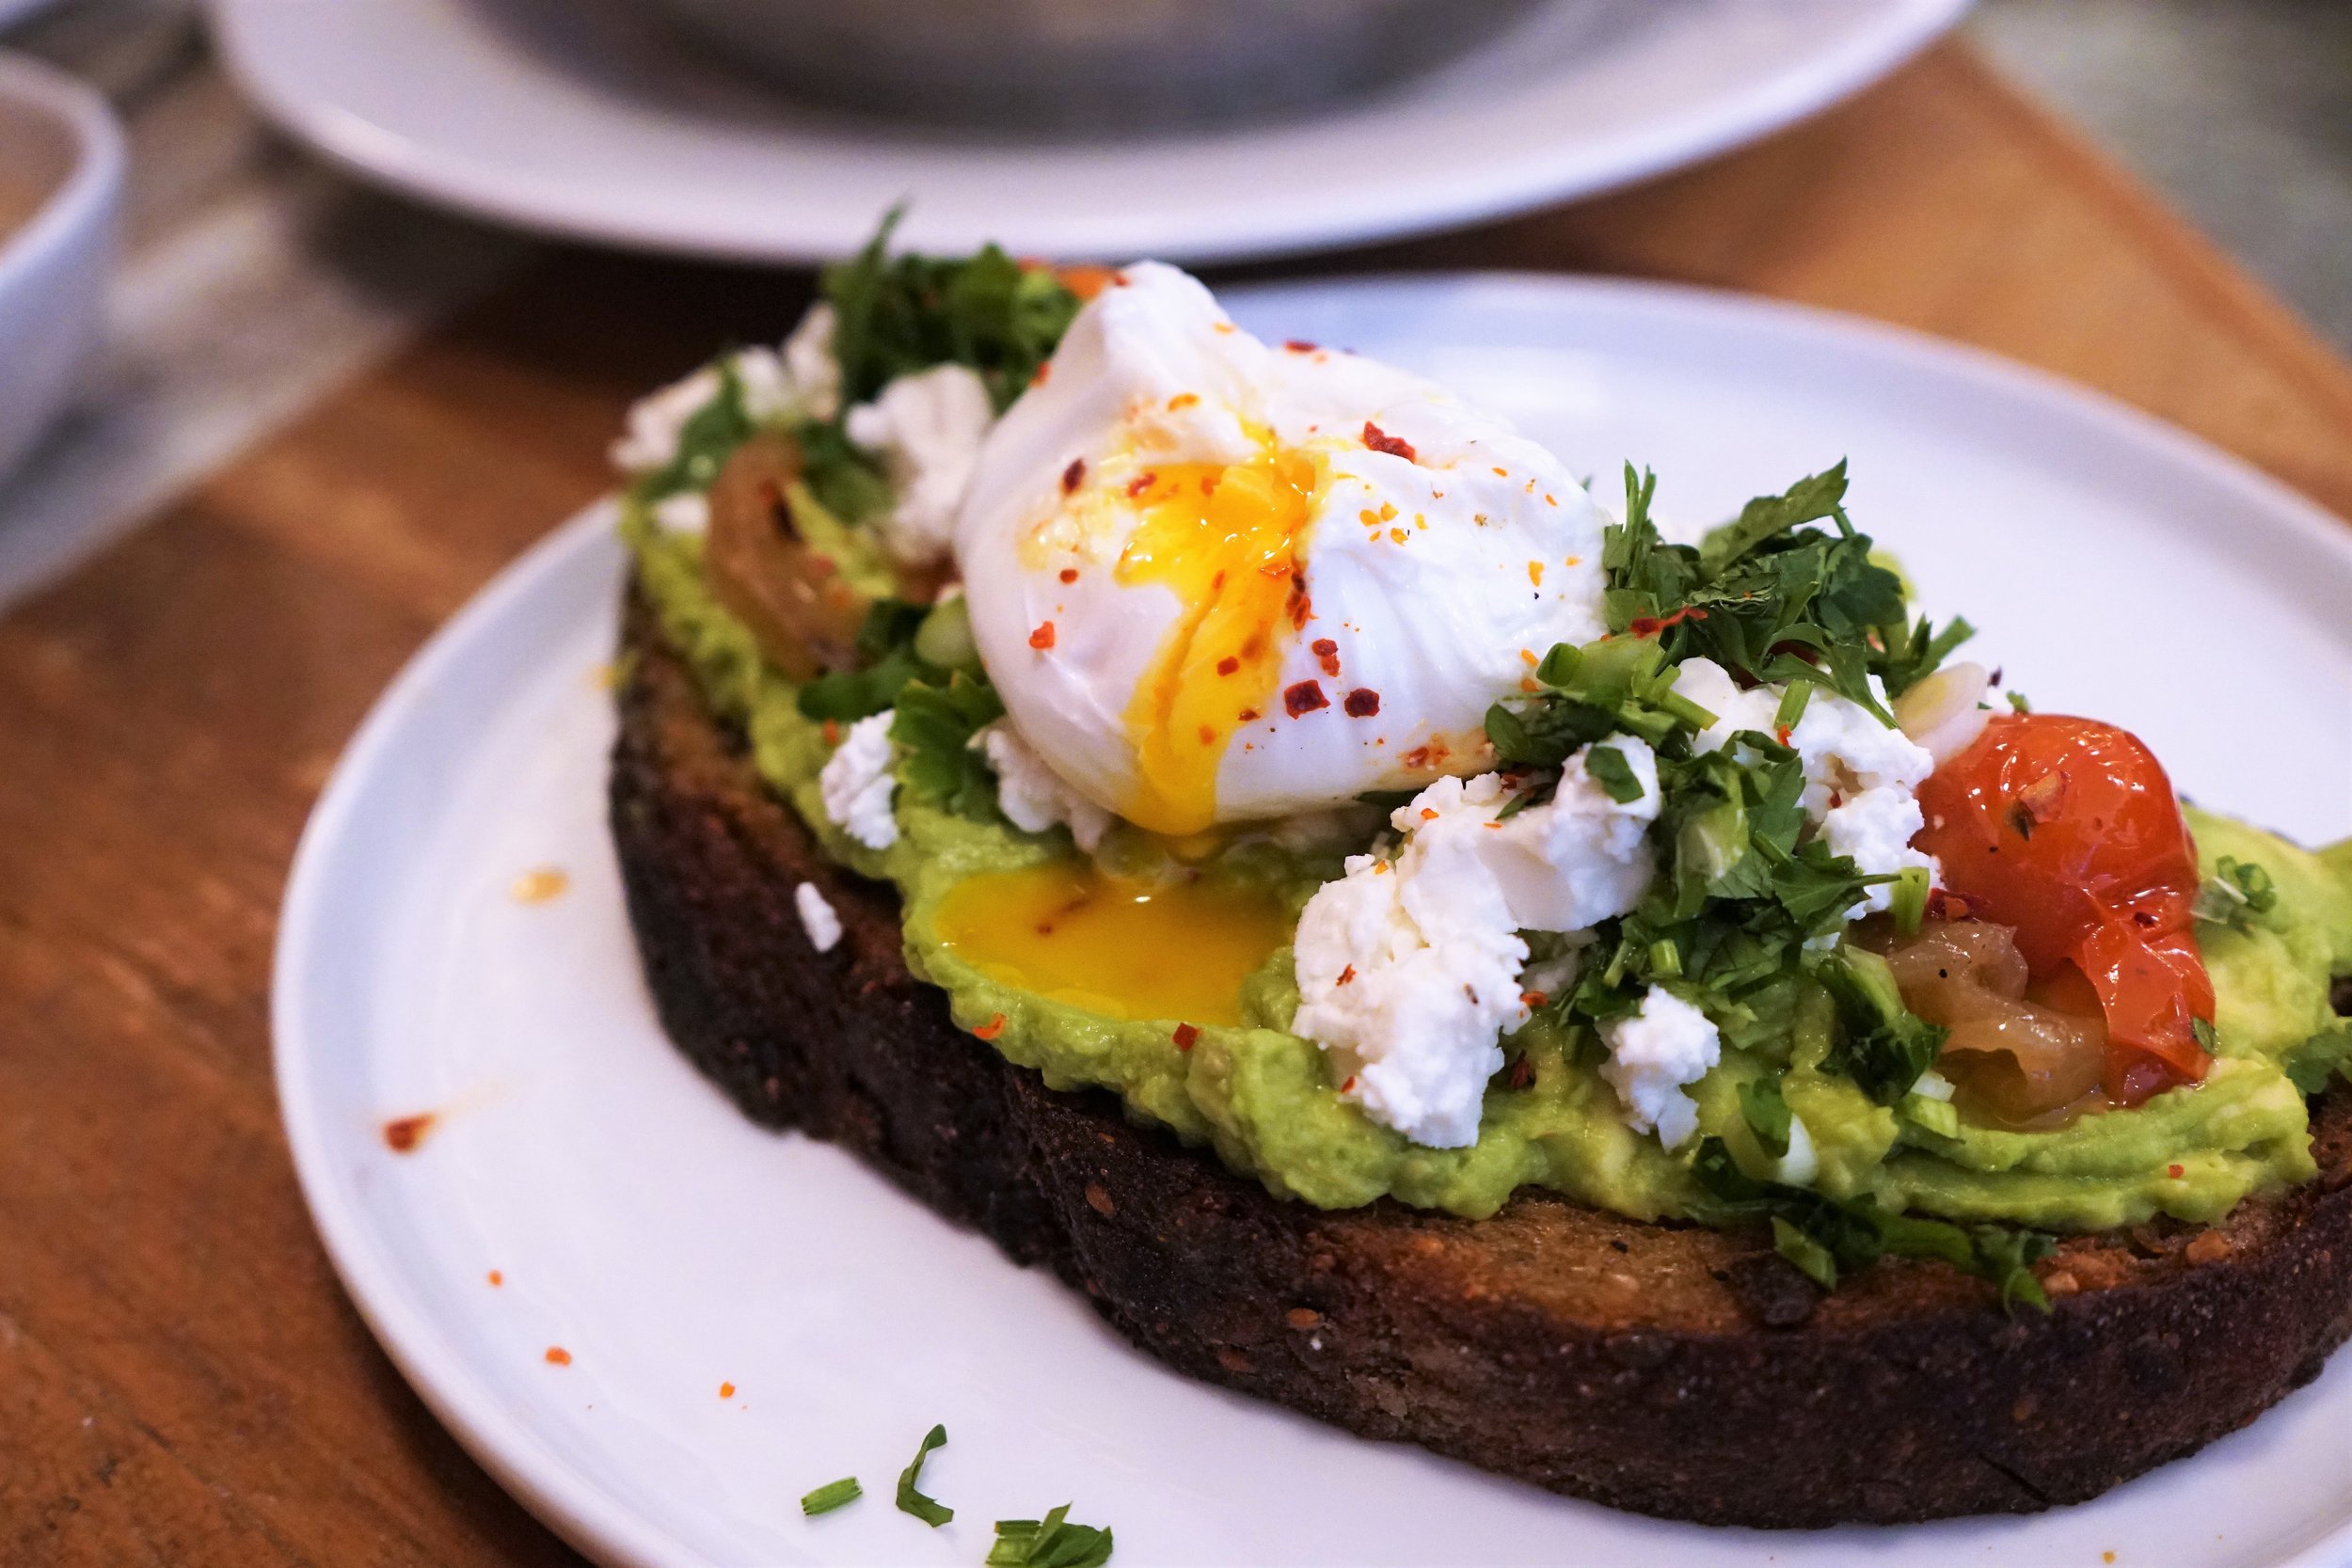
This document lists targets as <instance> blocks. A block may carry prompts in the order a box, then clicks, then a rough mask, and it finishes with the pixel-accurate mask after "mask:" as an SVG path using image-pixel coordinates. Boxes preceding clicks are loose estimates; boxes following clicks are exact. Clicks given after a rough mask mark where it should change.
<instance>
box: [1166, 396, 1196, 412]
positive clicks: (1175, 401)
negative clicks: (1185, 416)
mask: <svg viewBox="0 0 2352 1568" xmlns="http://www.w3.org/2000/svg"><path fill="white" fill-rule="evenodd" d="M1198 403H1200V393H1198V392H1179V393H1177V394H1176V395H1175V396H1174V397H1172V398H1169V399H1168V412H1169V413H1171V414H1173V413H1175V412H1176V411H1177V410H1178V409H1180V408H1190V407H1192V406H1194V405H1195V404H1198Z"/></svg>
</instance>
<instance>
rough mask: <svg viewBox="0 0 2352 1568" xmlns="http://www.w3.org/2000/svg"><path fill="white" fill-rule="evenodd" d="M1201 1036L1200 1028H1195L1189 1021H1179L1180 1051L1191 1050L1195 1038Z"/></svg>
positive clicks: (1177, 1041) (1177, 1046)
mask: <svg viewBox="0 0 2352 1568" xmlns="http://www.w3.org/2000/svg"><path fill="white" fill-rule="evenodd" d="M1199 1038H1200V1030H1199V1029H1197V1028H1195V1027H1194V1026H1193V1025H1191V1024H1189V1023H1179V1024H1178V1025H1176V1049H1177V1050H1179V1051H1190V1050H1191V1049H1192V1044H1193V1041H1195V1040H1197V1039H1199Z"/></svg>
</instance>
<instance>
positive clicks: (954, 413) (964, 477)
mask: <svg viewBox="0 0 2352 1568" xmlns="http://www.w3.org/2000/svg"><path fill="white" fill-rule="evenodd" d="M995 422H996V411H995V406H994V405H993V404H992V403H991V402H990V401H989V396H988V388H987V386H986V385H985V384H983V383H982V382H981V380H980V378H979V376H978V375H977V374H976V373H974V372H972V371H971V370H970V369H968V368H966V367H965V366H962V365H935V366H933V367H932V368H931V369H930V370H928V371H921V372H916V373H915V374H913V375H902V376H899V377H898V379H896V380H894V381H892V382H891V383H890V385H888V386H887V387H884V388H882V393H881V395H880V396H879V397H877V398H875V400H874V401H873V402H871V403H861V404H858V405H857V406H856V407H854V408H852V409H850V415H849V418H848V420H845V421H844V423H843V429H844V430H845V431H846V432H847V433H848V435H849V437H850V440H852V441H854V442H856V443H857V444H858V445H859V446H861V447H864V448H866V449H867V450H868V451H874V452H876V453H879V454H880V455H881V458H882V471H883V474H884V477H886V478H887V479H888V480H889V481H890V488H891V494H892V495H893V496H895V497H896V498H897V501H896V504H894V505H893V506H892V508H891V511H890V515H888V516H887V517H884V518H883V519H882V543H883V544H884V545H886V546H888V547H889V549H890V553H891V554H892V555H894V556H896V557H897V558H898V560H899V561H901V562H905V563H906V564H908V565H911V566H923V565H930V564H931V563H933V562H938V561H941V560H944V559H945V558H946V554H947V548H948V546H949V544H950V542H951V541H952V540H953V538H954V535H955V523H956V510H957V508H958V507H959V506H960V505H961V503H962V501H963V492H964V487H965V486H966V485H967V484H969V483H971V479H972V469H973V466H974V465H975V464H976V463H977V462H978V461H979V454H980V442H981V439H982V438H983V437H985V436H987V435H988V432H989V427H990V426H991V425H993V424H994V423H995Z"/></svg>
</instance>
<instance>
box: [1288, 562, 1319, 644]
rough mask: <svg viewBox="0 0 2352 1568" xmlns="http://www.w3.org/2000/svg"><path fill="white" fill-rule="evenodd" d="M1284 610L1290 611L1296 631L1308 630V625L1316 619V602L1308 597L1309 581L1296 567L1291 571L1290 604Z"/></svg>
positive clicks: (1293, 628) (1292, 624)
mask: <svg viewBox="0 0 2352 1568" xmlns="http://www.w3.org/2000/svg"><path fill="white" fill-rule="evenodd" d="M1284 608H1285V609H1286V610H1289V611H1290V618H1291V629H1292V630H1294V631H1304V630H1306V629H1307V623H1308V622H1310V621H1311V620H1313V619H1314V618H1315V608H1314V600H1313V599H1312V598H1311V597H1310V596H1309V595H1308V593H1307V579H1306V578H1305V577H1303V576H1301V575H1300V574H1299V572H1298V570H1297V569H1296V568H1295V567H1294V568H1292V571H1291V593H1290V602H1289V604H1287V605H1286V606H1284Z"/></svg>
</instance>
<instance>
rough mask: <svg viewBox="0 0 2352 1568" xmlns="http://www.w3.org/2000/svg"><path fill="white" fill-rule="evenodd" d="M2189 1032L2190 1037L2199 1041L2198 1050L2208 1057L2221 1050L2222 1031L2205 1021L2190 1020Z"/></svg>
mask: <svg viewBox="0 0 2352 1568" xmlns="http://www.w3.org/2000/svg"><path fill="white" fill-rule="evenodd" d="M2188 1032H2189V1036H2190V1037H2191V1038H2193V1039H2195V1040H2196V1041H2197V1049H2198V1050H2200V1051H2202V1052H2203V1053H2206V1054H2207V1055H2209V1056H2210V1055H2211V1054H2213V1053H2215V1052H2216V1051H2218V1050H2220V1049H2221V1031H2220V1030H2218V1029H2217V1028H2215V1027H2214V1026H2213V1025H2212V1024H2210V1023H2208V1022H2205V1021H2204V1020H2203V1019H2201V1018H2192V1019H2190V1020H2189V1021H2188Z"/></svg>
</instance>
